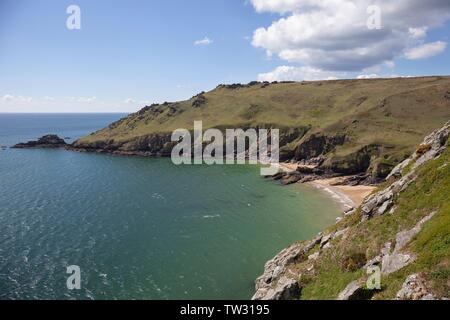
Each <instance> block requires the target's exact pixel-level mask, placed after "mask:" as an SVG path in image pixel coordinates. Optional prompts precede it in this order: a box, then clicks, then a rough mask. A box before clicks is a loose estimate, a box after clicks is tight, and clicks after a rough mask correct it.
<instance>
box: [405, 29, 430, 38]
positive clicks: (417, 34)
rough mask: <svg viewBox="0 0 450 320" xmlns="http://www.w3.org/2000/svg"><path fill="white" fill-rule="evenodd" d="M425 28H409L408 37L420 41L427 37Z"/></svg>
mask: <svg viewBox="0 0 450 320" xmlns="http://www.w3.org/2000/svg"><path fill="white" fill-rule="evenodd" d="M427 30H428V28H427V27H421V28H409V35H410V36H411V38H413V39H420V38H424V37H425V36H426V35H427Z"/></svg>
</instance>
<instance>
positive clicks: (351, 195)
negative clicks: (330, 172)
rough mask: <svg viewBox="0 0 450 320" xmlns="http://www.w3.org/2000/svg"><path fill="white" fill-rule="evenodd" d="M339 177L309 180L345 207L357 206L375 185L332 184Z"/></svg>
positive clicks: (336, 181) (337, 180)
mask: <svg viewBox="0 0 450 320" xmlns="http://www.w3.org/2000/svg"><path fill="white" fill-rule="evenodd" d="M339 179H342V177H341V178H332V179H320V180H315V181H312V182H310V183H311V184H312V185H313V186H315V187H316V188H319V189H322V190H324V191H326V192H328V193H330V194H331V195H332V197H333V198H335V199H336V200H337V201H339V202H341V203H342V204H343V205H344V206H345V207H353V208H357V207H359V206H360V205H361V204H362V202H363V201H364V199H365V198H366V197H367V196H368V195H370V194H371V193H372V192H373V191H374V190H375V189H376V188H377V187H375V186H347V185H334V184H335V183H338V182H339Z"/></svg>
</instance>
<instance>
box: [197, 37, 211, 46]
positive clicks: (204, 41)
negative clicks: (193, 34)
mask: <svg viewBox="0 0 450 320" xmlns="http://www.w3.org/2000/svg"><path fill="white" fill-rule="evenodd" d="M211 43H213V41H212V40H211V39H209V38H208V37H205V38H203V39H201V40H197V41H195V42H194V45H195V46H207V45H210V44H211Z"/></svg>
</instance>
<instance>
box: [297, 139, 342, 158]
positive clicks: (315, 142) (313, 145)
mask: <svg viewBox="0 0 450 320" xmlns="http://www.w3.org/2000/svg"><path fill="white" fill-rule="evenodd" d="M344 142H345V136H344V135H336V136H326V135H324V134H312V135H310V136H308V137H305V138H304V139H303V140H302V141H300V143H299V144H298V145H297V147H296V148H295V151H294V159H295V160H297V161H301V160H309V159H312V158H317V157H319V156H321V155H324V154H326V153H328V152H330V151H333V150H334V149H335V148H336V147H337V146H338V145H342V144H344Z"/></svg>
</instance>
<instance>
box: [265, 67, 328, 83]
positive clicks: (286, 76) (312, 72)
mask: <svg viewBox="0 0 450 320" xmlns="http://www.w3.org/2000/svg"><path fill="white" fill-rule="evenodd" d="M335 79H337V75H336V73H334V72H328V71H323V70H320V69H315V68H311V67H292V66H280V67H278V68H276V69H275V70H273V71H271V72H268V73H261V74H259V75H258V81H269V82H273V81H303V80H305V81H314V80H335Z"/></svg>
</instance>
